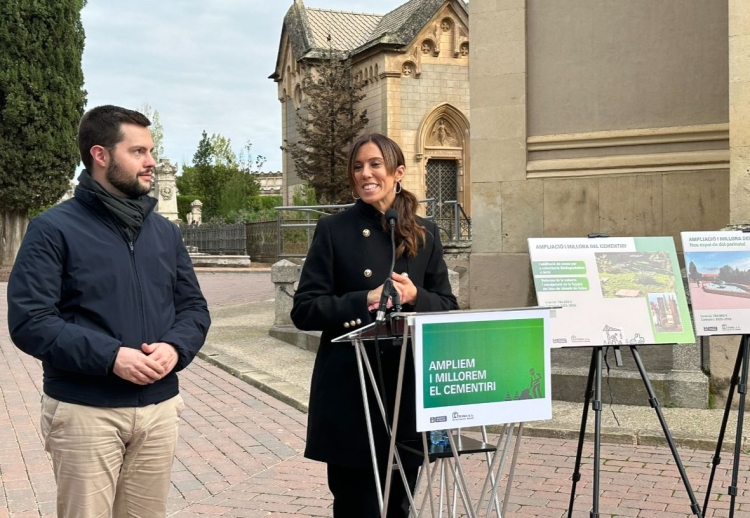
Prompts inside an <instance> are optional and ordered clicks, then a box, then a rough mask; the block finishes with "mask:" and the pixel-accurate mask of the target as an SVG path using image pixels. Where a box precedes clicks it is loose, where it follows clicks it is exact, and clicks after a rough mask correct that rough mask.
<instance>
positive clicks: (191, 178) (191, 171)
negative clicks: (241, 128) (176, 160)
mask: <svg viewBox="0 0 750 518" xmlns="http://www.w3.org/2000/svg"><path fill="white" fill-rule="evenodd" d="M251 146H252V144H251V143H250V142H248V143H247V144H246V145H245V150H244V151H243V153H241V156H242V157H243V158H242V160H243V161H244V162H241V161H240V160H238V158H237V154H236V153H235V152H234V151H233V150H232V147H231V140H230V139H228V138H226V137H223V136H222V135H219V134H217V133H214V134H213V135H211V137H209V136H208V134H207V133H206V132H205V131H204V132H203V134H202V136H201V140H200V141H199V142H198V148H197V150H196V152H195V155H193V165H192V166H184V167H183V171H182V175H180V176H178V177H177V188H178V189H179V191H180V194H181V195H183V196H185V195H191V196H200V197H201V198H202V200H203V217H204V219H205V220H206V221H210V220H213V219H217V218H220V219H222V220H225V221H227V220H230V219H232V218H233V217H235V216H234V214H236V213H238V212H240V211H242V210H243V209H245V208H246V207H247V205H248V203H249V201H248V200H249V198H251V197H252V196H255V195H256V194H258V191H259V189H260V185H259V184H258V182H257V180H256V179H255V175H254V174H253V171H252V170H251V169H250V168H246V167H245V166H244V165H243V163H247V164H252V163H255V164H259V165H260V166H262V165H263V161H265V159H264V158H263V157H260V159H261V160H260V161H258V160H255V161H253V157H252V155H250V154H249V150H250V147H251Z"/></svg>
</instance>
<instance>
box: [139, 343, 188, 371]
mask: <svg viewBox="0 0 750 518" xmlns="http://www.w3.org/2000/svg"><path fill="white" fill-rule="evenodd" d="M141 350H142V351H143V352H144V353H146V354H148V357H149V358H151V359H152V360H154V361H155V362H157V363H158V364H159V365H160V366H161V367H162V368H163V369H164V373H163V374H162V375H161V378H163V377H164V376H166V375H167V374H169V373H170V372H172V369H174V366H175V365H177V360H178V359H179V356H178V354H177V349H175V348H174V346H173V345H172V344H168V343H166V342H155V343H153V344H143V345H141Z"/></svg>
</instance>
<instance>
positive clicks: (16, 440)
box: [0, 272, 750, 518]
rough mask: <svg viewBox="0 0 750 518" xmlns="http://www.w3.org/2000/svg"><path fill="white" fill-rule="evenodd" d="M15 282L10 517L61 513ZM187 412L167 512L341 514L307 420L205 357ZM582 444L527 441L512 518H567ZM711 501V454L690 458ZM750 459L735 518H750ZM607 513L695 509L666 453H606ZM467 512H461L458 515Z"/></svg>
mask: <svg viewBox="0 0 750 518" xmlns="http://www.w3.org/2000/svg"><path fill="white" fill-rule="evenodd" d="M199 277H200V281H201V285H202V286H203V289H204V292H205V293H206V295H207V298H208V299H209V304H210V305H211V307H220V306H228V305H232V304H238V303H246V302H253V301H259V300H267V299H268V298H270V297H272V291H273V290H272V286H271V283H270V279H269V275H268V274H258V273H253V274H247V273H245V274H240V273H234V274H224V273H204V272H201V273H200V274H199ZM6 286H7V285H6V284H5V283H0V315H2V316H1V317H0V321H1V322H0V396H2V399H0V485H1V486H2V489H1V490H0V518H4V517H18V518H21V517H38V516H54V515H55V514H54V511H55V504H54V500H55V490H54V478H53V476H52V471H51V468H50V463H49V460H48V458H47V455H46V453H45V452H44V449H43V445H42V442H41V440H40V436H39V432H38V422H39V400H40V389H41V368H40V366H39V363H38V362H37V361H36V360H34V359H33V358H30V357H28V356H26V355H24V354H23V353H21V352H20V351H18V350H17V349H16V348H15V347H14V346H13V345H12V344H11V343H10V341H9V338H8V332H7V326H6V324H5V318H6V303H5V297H6ZM181 384H182V393H183V397H184V398H185V401H186V410H185V413H184V414H183V421H182V423H181V426H180V440H179V443H178V447H177V456H176V460H175V465H174V469H173V473H172V491H171V494H170V501H169V515H170V516H176V517H180V518H188V517H209V516H227V517H248V518H254V517H261V516H263V517H279V518H282V517H283V518H294V517H309V516H331V510H330V504H331V500H330V496H329V495H328V492H327V487H326V483H325V470H324V467H323V466H322V465H321V464H318V463H314V462H310V461H308V460H306V459H304V458H303V457H302V455H301V451H302V449H303V447H304V434H305V423H306V416H305V415H304V414H302V413H300V412H298V411H297V410H295V409H293V408H291V407H289V406H287V405H285V404H283V403H280V402H279V401H277V400H276V399H274V398H272V397H270V396H268V395H266V394H264V393H262V392H260V391H258V390H256V389H254V388H253V387H251V386H249V385H247V384H245V383H243V382H242V381H239V380H237V379H236V378H233V377H232V376H230V375H229V374H227V373H225V372H224V371H222V370H220V369H218V368H216V367H213V366H212V365H209V364H207V363H206V362H204V361H202V360H196V361H195V362H194V363H193V364H192V365H191V366H190V367H189V368H188V369H186V371H185V372H184V373H182V375H181ZM575 448H576V443H575V441H567V440H558V439H545V438H525V439H524V440H523V443H522V446H521V454H520V456H519V460H518V467H517V470H516V478H515V483H514V488H513V492H512V495H511V498H510V503H509V506H508V515H509V516H514V517H520V518H526V517H562V516H565V515H566V509H567V505H568V498H569V493H570V484H571V482H570V476H571V474H572V471H573V464H574V460H575ZM592 455H593V453H592V446H591V444H590V443H587V445H586V448H585V450H584V460H583V469H582V475H583V478H582V480H581V482H579V484H578V495H579V497H578V498H577V500H576V507H575V512H574V516H581V517H584V516H588V513H589V509H590V505H591V499H592V497H591V491H592V489H591V475H592ZM680 455H681V458H682V460H683V462H684V464H685V466H686V469H687V472H688V476H689V477H690V481H691V483H692V485H693V489H694V490H695V491H696V496H697V498H698V501H699V503H700V504H701V506H702V504H703V492H704V491H705V485H706V483H707V479H708V474H709V468H710V459H711V453H710V452H706V451H694V450H688V449H681V450H680ZM462 465H463V467H464V469H465V471H466V475H467V482H468V485H469V486H470V491H471V492H472V493H475V492H477V491H479V489H480V487H481V485H482V481H483V473H486V463H485V462H484V456H481V455H474V456H469V457H466V458H465V460H464V462H463V463H462ZM730 469H731V454H725V455H724V460H723V463H722V465H721V466H720V469H719V470H718V472H717V478H716V480H715V482H714V491H713V496H712V500H713V502H712V504H711V507H710V509H709V513H708V516H710V517H724V516H728V509H729V497H728V496H727V487H728V485H729V481H730V475H731V473H730V471H729V470H730ZM749 471H750V458H749V457H748V456H747V455H743V457H742V460H741V465H740V477H739V488H740V495H739V496H738V498H737V506H736V508H735V509H736V511H735V516H737V517H738V518H743V517H750V496H749V495H748V494H747V491H746V487H747V485H748V478H750V473H749ZM600 482H601V489H602V492H601V497H600V513H601V514H602V515H608V516H628V517H630V516H632V517H639V518H648V517H652V516H653V517H656V516H658V517H660V518H671V517H677V516H682V517H684V516H690V509H689V501H688V498H687V495H686V493H685V490H684V487H683V485H682V483H681V482H680V480H679V477H678V473H677V470H676V468H675V466H674V461H673V459H672V457H671V454H670V452H669V450H668V449H667V448H661V447H646V446H623V445H613V444H604V445H602V466H601V479H600ZM461 514H462V513H460V512H459V515H461Z"/></svg>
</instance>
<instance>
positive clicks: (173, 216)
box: [149, 158, 179, 222]
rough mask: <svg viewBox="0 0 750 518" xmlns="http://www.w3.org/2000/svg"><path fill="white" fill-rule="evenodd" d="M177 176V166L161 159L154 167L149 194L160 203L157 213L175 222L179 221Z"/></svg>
mask: <svg viewBox="0 0 750 518" xmlns="http://www.w3.org/2000/svg"><path fill="white" fill-rule="evenodd" d="M176 175H177V166H176V165H172V164H171V163H170V162H169V159H168V158H160V159H159V163H158V164H156V167H154V176H153V180H152V184H151V192H150V193H149V194H150V195H151V196H152V197H154V198H156V199H157V201H158V202H159V203H158V205H157V206H156V212H158V213H159V214H161V215H162V216H164V217H165V218H167V219H168V220H170V221H174V222H178V221H179V217H178V215H177V185H176V184H175V176H176Z"/></svg>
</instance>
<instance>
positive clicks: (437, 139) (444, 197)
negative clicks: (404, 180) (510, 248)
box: [417, 103, 471, 239]
mask: <svg viewBox="0 0 750 518" xmlns="http://www.w3.org/2000/svg"><path fill="white" fill-rule="evenodd" d="M468 145H469V121H468V120H467V119H466V117H465V116H464V114H463V113H461V112H460V111H459V110H457V109H456V108H454V107H453V106H451V105H449V104H447V103H444V104H441V105H439V106H437V107H436V108H434V109H433V110H432V111H431V112H430V114H429V115H428V116H427V117H425V119H424V120H423V121H422V123H421V124H420V128H419V138H418V140H417V147H418V149H417V160H419V161H420V162H421V164H422V167H423V169H422V174H423V179H424V181H423V186H424V191H423V192H424V195H425V197H426V198H430V199H434V200H435V203H434V205H433V206H432V210H431V211H430V212H432V213H431V214H428V215H432V216H434V217H435V219H436V222H437V223H438V225H439V226H440V227H441V228H442V229H444V230H445V232H446V234H447V235H446V236H444V237H447V238H449V239H453V238H454V237H455V236H456V232H457V230H458V231H460V232H461V234H466V233H468V226H467V222H466V221H465V219H466V218H465V216H466V215H468V214H470V211H471V205H470V204H471V200H470V196H469V192H468V187H469V186H470V185H471V184H470V179H469V167H468V157H469V149H468ZM457 216H458V218H457ZM457 219H458V220H459V223H458V226H457V224H456V221H457ZM460 220H464V223H463V224H462V223H461V221H460ZM462 227H465V228H464V230H465V231H462V230H461V229H462Z"/></svg>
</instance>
